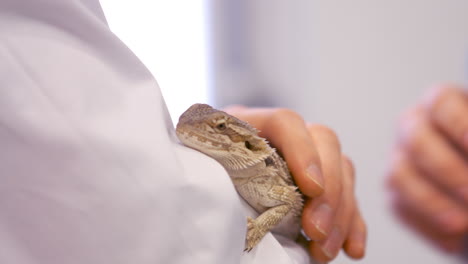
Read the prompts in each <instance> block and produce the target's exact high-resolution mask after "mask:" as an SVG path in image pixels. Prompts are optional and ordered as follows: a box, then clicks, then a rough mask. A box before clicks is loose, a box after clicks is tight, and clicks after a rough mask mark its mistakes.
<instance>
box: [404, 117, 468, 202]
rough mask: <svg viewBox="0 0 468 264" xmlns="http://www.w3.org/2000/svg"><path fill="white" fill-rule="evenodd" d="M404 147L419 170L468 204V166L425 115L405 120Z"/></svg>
mask: <svg viewBox="0 0 468 264" xmlns="http://www.w3.org/2000/svg"><path fill="white" fill-rule="evenodd" d="M400 143H401V144H402V148H403V149H404V151H406V152H407V153H408V156H409V158H410V160H411V162H414V164H415V167H416V168H417V169H418V170H421V172H422V173H423V174H424V175H427V177H428V178H429V179H430V180H432V181H433V182H434V183H435V184H436V185H437V186H439V188H441V189H443V190H445V191H446V192H447V193H450V194H453V195H454V196H456V197H458V199H460V201H464V202H465V203H466V204H468V177H466V175H468V164H467V162H466V161H465V160H464V158H463V157H462V156H460V153H459V152H458V151H456V150H455V149H454V148H453V147H452V145H450V143H449V142H447V140H445V139H444V137H443V136H442V134H441V133H440V132H438V131H436V130H435V129H434V128H433V127H432V126H431V125H430V123H429V122H428V120H427V118H426V116H425V115H424V113H423V112H422V111H413V112H411V113H409V114H408V115H407V116H406V118H405V119H404V120H403V124H402V130H401V131H400Z"/></svg>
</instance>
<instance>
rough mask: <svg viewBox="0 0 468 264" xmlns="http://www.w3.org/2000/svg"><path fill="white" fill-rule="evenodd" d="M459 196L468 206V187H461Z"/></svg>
mask: <svg viewBox="0 0 468 264" xmlns="http://www.w3.org/2000/svg"><path fill="white" fill-rule="evenodd" d="M458 195H459V196H460V198H462V199H463V201H465V203H467V204H468V187H461V188H460V189H458Z"/></svg>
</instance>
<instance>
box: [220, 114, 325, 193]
mask: <svg viewBox="0 0 468 264" xmlns="http://www.w3.org/2000/svg"><path fill="white" fill-rule="evenodd" d="M226 111H227V112H229V113H230V114H232V115H234V116H236V117H238V118H240V119H242V120H245V121H247V122H249V123H250V124H251V125H253V126H254V127H256V128H257V129H259V130H260V136H262V137H265V138H267V139H268V140H269V141H270V143H271V144H272V145H273V146H274V147H276V148H277V149H278V151H279V152H280V153H281V154H282V156H283V157H284V159H285V160H286V162H287V164H288V168H289V169H290V171H291V173H292V175H293V177H294V180H295V181H296V184H297V185H298V187H299V189H300V190H301V192H302V193H303V194H305V195H306V196H308V197H316V196H319V195H320V194H322V192H323V186H324V180H323V176H322V169H321V160H320V157H319V154H318V153H317V150H316V146H315V145H314V143H313V141H312V139H311V136H310V135H309V131H308V130H307V128H306V124H305V123H304V120H303V119H302V118H301V117H300V116H299V115H298V114H297V113H295V112H293V111H291V110H288V109H281V108H279V109H267V108H242V107H238V106H237V107H233V108H228V109H226Z"/></svg>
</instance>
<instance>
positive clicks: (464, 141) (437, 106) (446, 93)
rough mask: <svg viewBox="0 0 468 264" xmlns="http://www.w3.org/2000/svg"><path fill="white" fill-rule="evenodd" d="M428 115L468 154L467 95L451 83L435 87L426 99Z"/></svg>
mask: <svg viewBox="0 0 468 264" xmlns="http://www.w3.org/2000/svg"><path fill="white" fill-rule="evenodd" d="M426 108H427V110H428V112H429V117H430V118H431V120H432V121H433V122H434V123H435V124H436V126H437V127H438V128H440V129H441V130H442V131H443V132H444V133H445V134H446V135H448V136H449V137H450V138H451V140H452V141H453V142H454V143H455V144H457V145H458V146H460V147H461V148H463V149H464V151H465V153H466V154H468V96H467V93H466V91H463V89H462V88H460V87H456V86H453V85H445V86H438V87H436V88H435V89H434V90H433V91H432V92H431V93H430V95H429V97H428V98H427V100H426Z"/></svg>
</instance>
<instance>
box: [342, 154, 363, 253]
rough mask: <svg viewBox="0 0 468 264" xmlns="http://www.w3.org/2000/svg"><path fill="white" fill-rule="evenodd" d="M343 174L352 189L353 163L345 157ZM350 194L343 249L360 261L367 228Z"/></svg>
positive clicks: (353, 178) (353, 180) (353, 197)
mask: <svg viewBox="0 0 468 264" xmlns="http://www.w3.org/2000/svg"><path fill="white" fill-rule="evenodd" d="M343 172H344V176H345V177H346V178H347V179H348V181H350V182H352V183H351V184H352V186H353V187H354V185H355V178H356V177H355V169H354V166H353V163H352V162H351V160H350V159H349V158H347V157H343ZM353 189H354V188H353ZM350 192H351V193H350V194H351V197H349V198H348V200H350V201H352V202H353V203H352V206H353V212H352V215H351V219H349V220H348V221H349V227H348V235H347V237H346V240H345V243H344V246H343V248H344V250H345V252H346V254H347V255H348V256H349V257H351V258H354V259H360V258H363V257H364V255H365V249H366V240H367V227H366V223H365V221H364V218H363V217H362V215H361V213H360V212H359V210H358V206H357V201H356V198H355V196H354V192H353V191H352V190H350Z"/></svg>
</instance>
